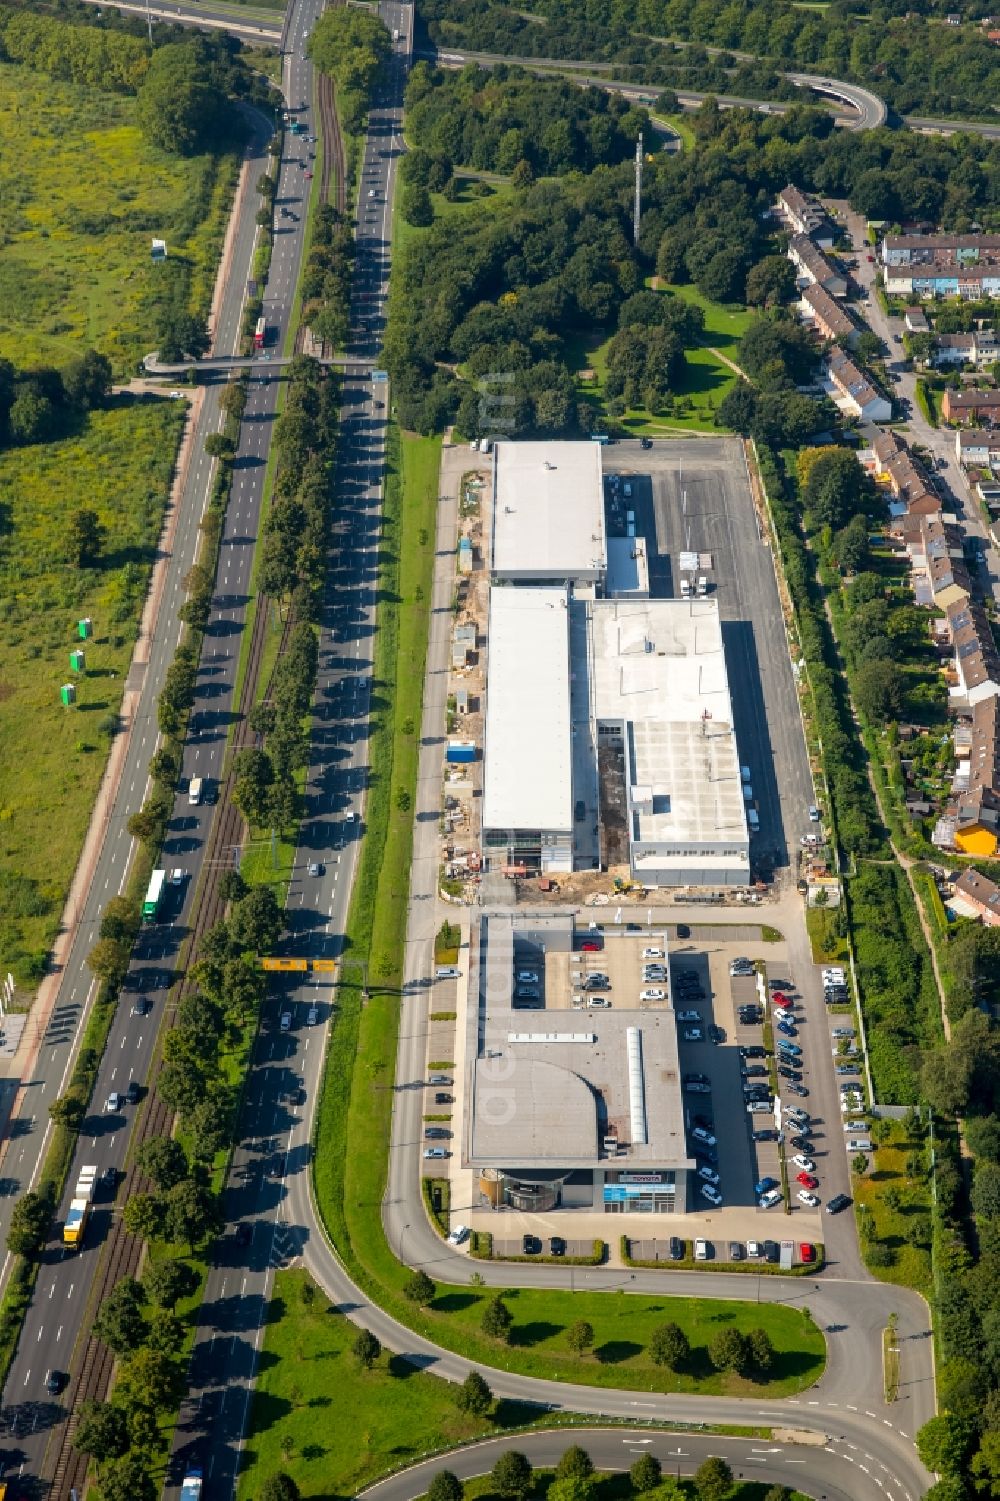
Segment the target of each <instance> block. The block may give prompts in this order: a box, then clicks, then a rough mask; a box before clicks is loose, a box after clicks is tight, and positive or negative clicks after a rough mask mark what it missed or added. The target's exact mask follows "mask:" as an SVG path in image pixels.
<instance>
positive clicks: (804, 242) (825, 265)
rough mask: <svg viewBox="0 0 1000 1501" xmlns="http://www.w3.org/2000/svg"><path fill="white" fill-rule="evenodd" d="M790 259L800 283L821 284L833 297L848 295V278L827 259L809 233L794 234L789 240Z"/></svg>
mask: <svg viewBox="0 0 1000 1501" xmlns="http://www.w3.org/2000/svg"><path fill="white" fill-rule="evenodd" d="M788 259H789V260H790V261H791V263H792V265H793V266H794V267H795V274H796V276H797V278H798V281H799V285H800V286H803V287H806V286H819V287H822V288H823V290H824V291H825V292H829V294H830V296H831V297H846V296H847V278H846V276H844V275H843V273H842V272H840V271H838V270H837V268H836V267H835V266H834V265H833V264H832V263H831V262H830V261H829V260H827V258H826V256H825V255H824V254H823V252H822V250H820V249H819V248H818V246H816V245H814V244H813V242H812V240H810V238H809V236H808V235H793V236H792V238H791V240H790V241H789V242H788Z"/></svg>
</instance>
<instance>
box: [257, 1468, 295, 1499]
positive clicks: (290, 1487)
mask: <svg viewBox="0 0 1000 1501" xmlns="http://www.w3.org/2000/svg"><path fill="white" fill-rule="evenodd" d="M301 1494H302V1492H301V1491H300V1490H299V1488H298V1486H297V1485H296V1484H295V1481H294V1480H293V1479H292V1477H291V1475H288V1474H286V1472H285V1471H284V1470H278V1471H276V1473H275V1474H274V1475H269V1476H268V1477H267V1479H266V1480H265V1481H264V1484H263V1485H262V1486H261V1488H260V1496H259V1501H299V1498H300V1497H301Z"/></svg>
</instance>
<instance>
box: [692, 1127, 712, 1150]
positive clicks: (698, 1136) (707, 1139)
mask: <svg viewBox="0 0 1000 1501" xmlns="http://www.w3.org/2000/svg"><path fill="white" fill-rule="evenodd" d="M691 1135H692V1137H693V1139H694V1140H695V1141H700V1142H704V1144H705V1146H706V1147H714V1146H715V1144H716V1142H715V1137H714V1135H713V1134H712V1132H711V1131H708V1130H706V1128H705V1127H704V1126H695V1127H694V1129H693V1130H692V1132H691Z"/></svg>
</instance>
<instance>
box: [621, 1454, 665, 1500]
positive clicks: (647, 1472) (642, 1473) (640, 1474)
mask: <svg viewBox="0 0 1000 1501" xmlns="http://www.w3.org/2000/svg"><path fill="white" fill-rule="evenodd" d="M628 1474H629V1479H630V1480H631V1482H632V1489H633V1490H634V1491H636V1492H637V1493H638V1494H639V1495H640V1496H641V1495H642V1494H643V1493H644V1492H645V1491H655V1490H656V1487H657V1486H658V1485H659V1483H660V1478H661V1476H662V1474H663V1466H662V1465H661V1464H660V1461H659V1460H658V1459H657V1458H656V1455H655V1454H640V1456H639V1458H638V1459H637V1460H636V1462H635V1464H634V1465H633V1466H632V1468H631V1469H630V1470H629V1472H628Z"/></svg>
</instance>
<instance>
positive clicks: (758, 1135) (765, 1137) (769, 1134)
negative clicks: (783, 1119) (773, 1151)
mask: <svg viewBox="0 0 1000 1501" xmlns="http://www.w3.org/2000/svg"><path fill="white" fill-rule="evenodd" d="M753 1139H754V1141H777V1139H778V1133H777V1131H775V1130H773V1129H772V1127H770V1126H765V1127H764V1129H763V1130H762V1131H755V1132H754V1133H753Z"/></svg>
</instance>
